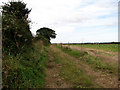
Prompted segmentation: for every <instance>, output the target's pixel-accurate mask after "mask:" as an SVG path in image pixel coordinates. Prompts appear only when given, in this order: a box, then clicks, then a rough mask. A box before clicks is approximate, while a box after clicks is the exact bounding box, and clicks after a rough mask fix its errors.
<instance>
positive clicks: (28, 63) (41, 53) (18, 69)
mask: <svg viewBox="0 0 120 90" xmlns="http://www.w3.org/2000/svg"><path fill="white" fill-rule="evenodd" d="M47 60H48V56H47V54H46V50H45V48H44V46H43V47H41V45H40V44H39V43H35V44H34V46H33V48H30V49H29V48H28V51H27V52H26V53H24V54H21V55H17V56H12V55H7V56H5V57H4V58H3V88H43V87H44V86H45V76H46V75H45V69H46V61H47Z"/></svg>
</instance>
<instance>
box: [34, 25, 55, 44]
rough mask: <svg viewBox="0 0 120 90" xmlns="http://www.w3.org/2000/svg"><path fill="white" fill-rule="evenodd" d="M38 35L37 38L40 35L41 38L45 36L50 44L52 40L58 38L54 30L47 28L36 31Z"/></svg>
mask: <svg viewBox="0 0 120 90" xmlns="http://www.w3.org/2000/svg"><path fill="white" fill-rule="evenodd" d="M36 34H37V37H38V36H39V35H40V36H43V37H44V38H46V39H47V40H48V41H49V42H50V40H51V38H53V39H54V38H56V33H55V31H54V30H52V29H50V28H46V27H43V28H40V29H38V30H37V31H36Z"/></svg>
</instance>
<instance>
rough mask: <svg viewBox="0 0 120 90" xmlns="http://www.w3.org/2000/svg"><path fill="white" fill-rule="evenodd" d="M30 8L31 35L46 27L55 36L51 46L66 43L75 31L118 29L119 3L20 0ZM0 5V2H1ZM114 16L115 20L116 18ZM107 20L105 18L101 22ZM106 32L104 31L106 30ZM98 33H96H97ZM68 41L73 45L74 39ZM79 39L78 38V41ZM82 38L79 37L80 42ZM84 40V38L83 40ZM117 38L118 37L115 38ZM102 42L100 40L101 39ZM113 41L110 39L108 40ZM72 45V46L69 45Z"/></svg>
mask: <svg viewBox="0 0 120 90" xmlns="http://www.w3.org/2000/svg"><path fill="white" fill-rule="evenodd" d="M5 1H7V0H4V2H5ZM23 1H24V2H25V3H27V6H28V7H29V8H32V11H31V13H30V18H31V20H32V21H33V22H35V23H33V24H32V26H31V31H32V32H33V33H35V32H36V30H37V29H39V28H41V27H49V28H52V29H54V30H56V32H57V34H58V35H57V38H56V40H52V41H53V42H60V40H61V41H68V40H67V38H62V37H70V35H72V34H73V32H76V27H80V26H81V27H90V26H91V27H93V26H94V27H97V26H107V28H110V27H109V26H114V27H117V22H118V21H117V15H116V13H117V11H118V9H117V8H118V0H23ZM0 3H1V1H0ZM115 15H116V16H115ZM102 16H106V17H105V18H100V17H102ZM36 23H37V24H36ZM107 28H106V29H107ZM96 32H97V30H96ZM72 36H73V37H72V38H71V37H70V38H68V39H70V40H72V41H75V39H76V38H75V36H76V35H72ZM77 38H78V37H77ZM80 38H82V37H80V36H79V40H78V41H80V40H81V39H80ZM86 38H87V37H86ZM116 38H117V37H116ZM101 40H102V39H101ZM111 40H112V38H111ZM72 41H71V42H72Z"/></svg>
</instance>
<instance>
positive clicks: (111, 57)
mask: <svg viewBox="0 0 120 90" xmlns="http://www.w3.org/2000/svg"><path fill="white" fill-rule="evenodd" d="M63 47H69V48H71V49H74V50H78V51H86V52H88V54H89V55H92V56H95V57H98V58H100V59H101V60H102V61H103V62H105V63H109V64H111V65H113V64H116V65H117V66H118V52H108V51H104V50H97V49H92V48H84V47H80V46H72V45H63Z"/></svg>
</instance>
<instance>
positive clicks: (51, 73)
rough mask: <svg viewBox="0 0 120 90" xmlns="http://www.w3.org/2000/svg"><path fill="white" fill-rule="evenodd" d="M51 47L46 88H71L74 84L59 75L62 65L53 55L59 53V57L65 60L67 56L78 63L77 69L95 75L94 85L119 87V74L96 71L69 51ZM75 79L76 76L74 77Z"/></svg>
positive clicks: (95, 86)
mask: <svg viewBox="0 0 120 90" xmlns="http://www.w3.org/2000/svg"><path fill="white" fill-rule="evenodd" d="M50 49H51V50H50ZM50 49H48V56H49V61H48V63H47V70H46V74H47V77H46V88H69V87H71V86H73V85H72V83H71V82H70V83H66V81H65V80H62V77H60V76H59V74H60V73H62V72H60V69H61V68H62V65H60V64H57V63H56V61H55V58H54V56H53V55H56V54H57V55H59V58H61V60H64V59H65V58H67V59H68V60H72V62H74V63H75V64H76V67H77V68H76V70H77V69H78V68H80V69H82V70H83V72H84V74H85V76H86V77H88V76H91V77H93V78H94V79H93V81H92V82H93V83H94V85H93V86H92V87H94V88H98V87H102V88H117V87H118V77H117V76H111V75H110V74H105V73H103V72H102V71H94V70H93V69H92V68H91V66H90V65H88V64H87V63H85V62H83V61H80V60H79V59H77V58H74V57H72V56H70V55H68V54H67V53H65V52H63V51H61V50H60V49H58V48H56V47H55V46H53V45H52V46H51V47H50ZM73 79H74V78H73Z"/></svg>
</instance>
